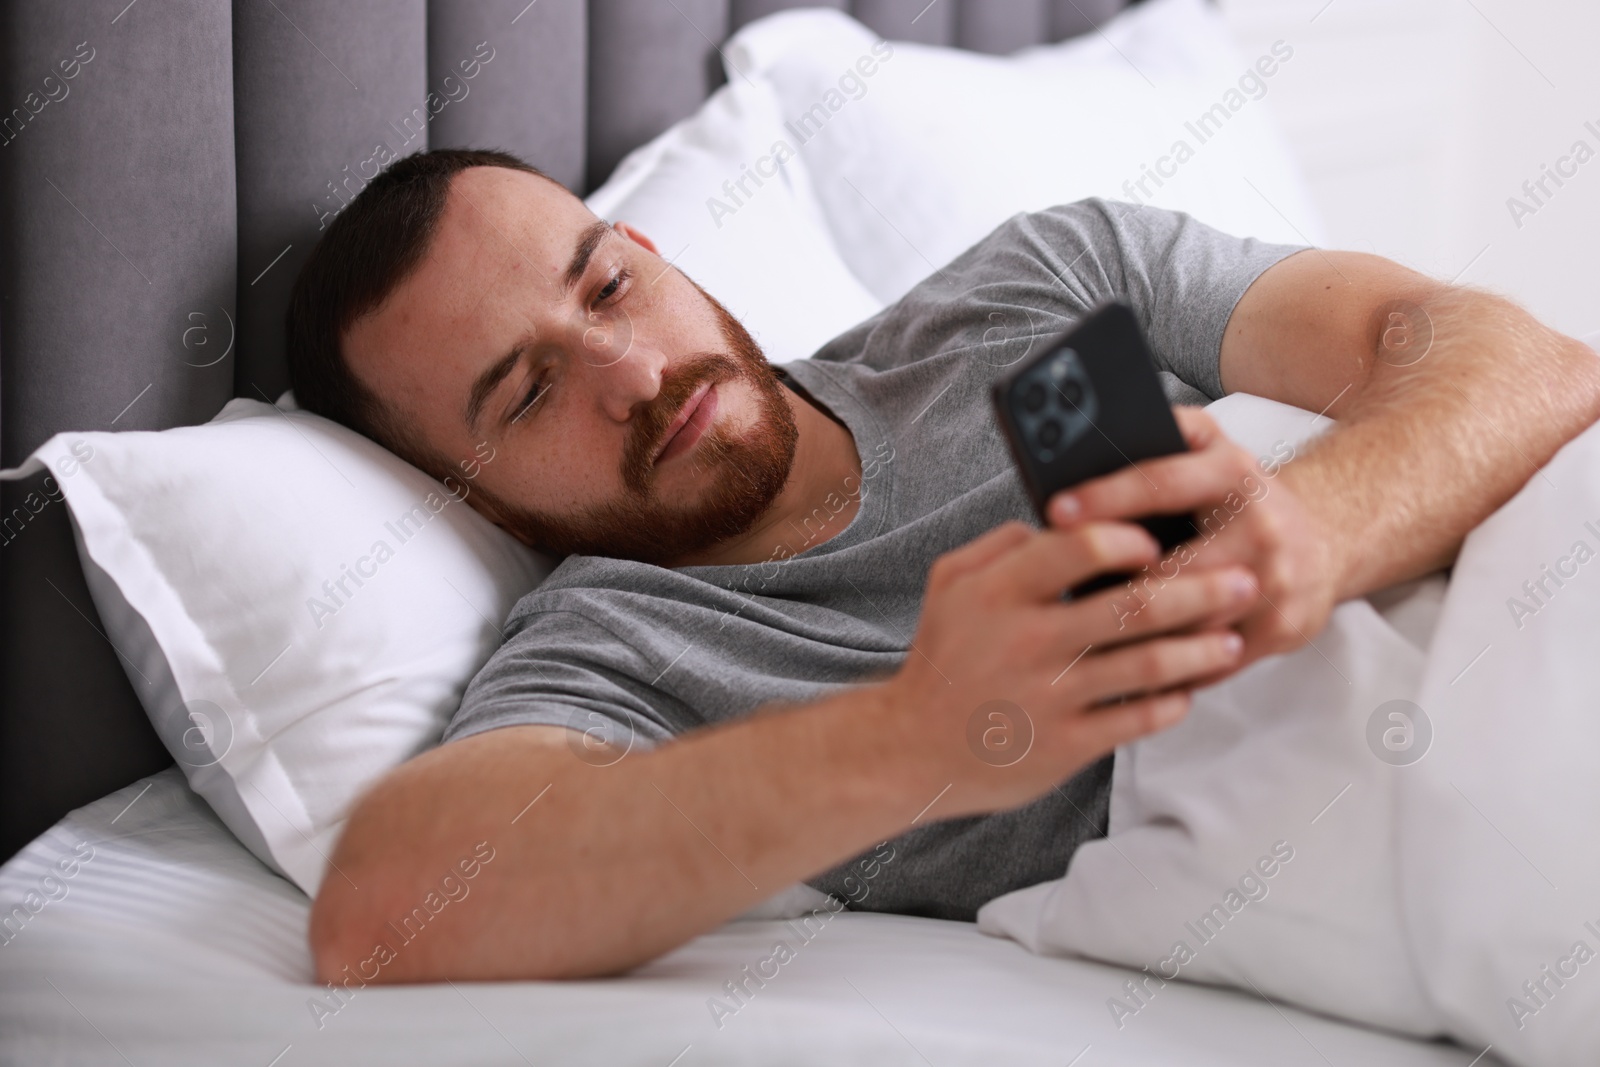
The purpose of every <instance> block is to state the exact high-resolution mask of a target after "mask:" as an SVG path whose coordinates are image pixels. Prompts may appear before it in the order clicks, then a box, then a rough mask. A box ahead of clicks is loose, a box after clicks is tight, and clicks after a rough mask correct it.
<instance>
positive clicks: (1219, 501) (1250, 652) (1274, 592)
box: [1049, 407, 1343, 681]
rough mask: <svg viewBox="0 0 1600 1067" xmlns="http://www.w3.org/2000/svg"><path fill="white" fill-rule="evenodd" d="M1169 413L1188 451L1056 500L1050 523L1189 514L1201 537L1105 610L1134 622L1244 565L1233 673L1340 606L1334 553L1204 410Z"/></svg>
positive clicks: (1292, 498)
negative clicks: (1245, 591) (1222, 571)
mask: <svg viewBox="0 0 1600 1067" xmlns="http://www.w3.org/2000/svg"><path fill="white" fill-rule="evenodd" d="M1174 414H1175V415H1176V416H1177V419H1178V426H1179V427H1180V428H1181V429H1182V430H1183V436H1184V439H1185V440H1186V441H1188V443H1189V447H1190V449H1192V451H1190V452H1187V453H1183V454H1181V455H1174V456H1166V457H1163V458H1161V459H1155V460H1148V461H1146V462H1143V463H1138V464H1134V465H1133V466H1131V467H1126V468H1123V469H1122V470H1120V471H1117V472H1115V473H1113V474H1108V475H1106V476H1104V477H1102V478H1095V479H1093V480H1091V481H1088V482H1085V483H1083V484H1082V485H1080V486H1077V487H1075V488H1073V489H1072V490H1070V491H1067V492H1063V493H1058V494H1056V496H1055V498H1054V499H1053V500H1052V501H1051V502H1050V508H1049V515H1050V520H1051V523H1052V524H1053V525H1054V526H1055V527H1056V528H1058V529H1062V530H1070V529H1074V528H1077V527H1080V526H1082V525H1083V524H1084V523H1088V522H1094V521H1099V520H1107V519H1120V520H1124V521H1128V520H1133V519H1137V518H1141V517H1143V516H1146V515H1156V514H1166V515H1172V514H1181V513H1184V512H1193V513H1194V516H1195V522H1196V524H1197V525H1198V526H1199V527H1200V533H1199V535H1198V536H1196V537H1195V538H1193V539H1191V540H1190V541H1188V542H1185V543H1184V544H1182V545H1179V546H1178V547H1177V548H1175V549H1173V550H1172V551H1171V552H1170V553H1168V554H1167V556H1166V557H1165V558H1163V559H1162V560H1160V561H1159V562H1154V563H1152V564H1151V565H1149V566H1147V567H1144V568H1142V569H1140V570H1139V571H1138V572H1137V573H1135V574H1134V576H1133V578H1132V579H1131V582H1130V584H1128V585H1123V586H1119V587H1117V589H1115V590H1113V591H1112V592H1114V593H1115V594H1116V595H1115V596H1114V597H1113V598H1112V599H1111V600H1110V602H1109V608H1110V610H1111V611H1113V612H1114V613H1115V614H1116V615H1117V616H1118V618H1119V619H1120V620H1122V621H1123V622H1125V623H1127V624H1129V625H1132V624H1133V623H1135V622H1136V621H1137V620H1138V619H1140V617H1141V616H1143V615H1144V614H1145V613H1146V612H1148V611H1150V610H1151V609H1152V608H1153V607H1155V606H1156V605H1157V604H1159V603H1160V602H1161V601H1162V599H1164V598H1165V597H1167V596H1169V595H1170V593H1169V592H1168V590H1169V589H1170V588H1171V587H1172V582H1173V581H1174V579H1175V578H1176V577H1177V576H1179V575H1182V574H1186V573H1198V572H1203V571H1207V570H1214V569H1216V568H1219V567H1226V566H1230V565H1243V566H1244V567H1247V568H1248V569H1249V570H1250V572H1251V573H1252V574H1253V575H1254V576H1255V579H1256V582H1257V583H1258V585H1259V587H1260V598H1259V600H1257V601H1256V603H1254V604H1253V605H1252V607H1251V610H1250V611H1249V612H1248V613H1247V614H1245V615H1244V616H1243V617H1242V618H1240V619H1239V620H1238V621H1237V622H1236V623H1235V625H1234V628H1235V629H1237V630H1238V632H1239V633H1240V634H1242V635H1243V636H1244V639H1245V648H1244V654H1243V655H1242V656H1241V657H1240V658H1239V660H1238V661H1237V663H1235V664H1234V665H1233V669H1234V670H1237V669H1238V668H1239V667H1243V666H1244V665H1246V664H1248V663H1250V662H1253V661H1254V660H1257V659H1260V658H1261V657H1263V656H1269V655H1272V654H1274V653H1277V652H1287V651H1289V650H1291V649H1295V648H1298V647H1300V646H1301V645H1303V644H1305V643H1306V642H1308V641H1310V640H1311V638H1313V637H1315V636H1316V634H1317V633H1318V632H1319V631H1320V630H1321V629H1322V627H1323V626H1324V625H1325V624H1326V623H1327V621H1328V616H1329V614H1330V613H1331V612H1332V611H1333V606H1334V604H1335V603H1336V602H1337V600H1338V594H1339V580H1340V577H1341V575H1342V573H1343V571H1342V566H1341V565H1340V564H1339V562H1338V546H1337V545H1335V544H1334V543H1333V540H1332V538H1331V537H1330V536H1329V531H1328V529H1327V528H1326V526H1325V525H1323V524H1322V523H1321V522H1319V521H1318V520H1317V519H1316V517H1315V516H1314V513H1313V511H1312V510H1311V509H1310V508H1308V507H1307V506H1306V505H1305V503H1304V502H1302V501H1301V500H1300V499H1299V498H1298V497H1297V496H1296V495H1295V493H1294V491H1293V490H1292V489H1291V488H1290V486H1289V485H1287V484H1285V483H1284V482H1283V481H1282V480H1281V479H1277V478H1275V474H1276V471H1275V472H1274V475H1268V474H1267V473H1266V472H1265V471H1264V470H1262V468H1261V466H1260V465H1259V464H1258V463H1257V462H1256V459H1255V457H1253V456H1252V455H1251V454H1250V453H1249V452H1248V451H1246V450H1245V449H1244V448H1241V447H1240V446H1239V445H1236V444H1234V443H1233V442H1232V441H1230V440H1229V439H1228V438H1227V437H1226V436H1224V435H1223V433H1222V431H1221V429H1219V428H1218V426H1217V424H1216V421H1215V420H1214V419H1212V418H1211V416H1210V415H1208V414H1206V413H1205V411H1204V410H1202V409H1200V408H1194V407H1179V408H1175V409H1174ZM1216 622H1217V620H1209V623H1210V624H1211V625H1215V624H1216ZM1229 673H1231V671H1230V672H1229ZM1220 677H1221V675H1218V676H1216V677H1214V678H1211V679H1209V680H1208V681H1215V680H1217V678H1220Z"/></svg>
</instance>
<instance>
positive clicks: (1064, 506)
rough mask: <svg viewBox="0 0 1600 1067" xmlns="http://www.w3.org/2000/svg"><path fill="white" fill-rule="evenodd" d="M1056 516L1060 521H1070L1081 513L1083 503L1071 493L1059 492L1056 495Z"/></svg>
mask: <svg viewBox="0 0 1600 1067" xmlns="http://www.w3.org/2000/svg"><path fill="white" fill-rule="evenodd" d="M1055 509H1056V518H1057V519H1059V520H1061V521H1062V522H1071V521H1072V520H1073V519H1076V518H1077V517H1078V516H1079V515H1082V514H1083V505H1082V504H1081V503H1079V502H1078V498H1077V497H1076V496H1074V495H1073V494H1071V493H1061V494H1058V495H1057V496H1056V502H1055Z"/></svg>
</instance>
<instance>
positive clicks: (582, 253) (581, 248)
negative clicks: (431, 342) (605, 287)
mask: <svg viewBox="0 0 1600 1067" xmlns="http://www.w3.org/2000/svg"><path fill="white" fill-rule="evenodd" d="M611 232H612V230H611V227H610V225H608V224H607V223H606V221H605V220H604V219H595V220H594V222H592V223H590V224H589V225H588V226H586V227H584V229H583V231H582V232H581V233H579V234H578V243H577V246H576V247H574V248H573V250H572V259H571V261H570V262H568V263H567V269H566V273H564V274H563V275H562V277H561V292H562V295H566V294H567V293H570V292H571V291H572V287H573V286H574V285H577V284H578V282H579V280H581V279H582V278H583V273H584V271H586V270H588V269H589V260H590V259H592V258H594V253H595V250H596V249H598V248H599V247H600V244H601V242H602V241H604V240H605V239H606V237H607V235H609V234H610V233H611ZM523 349H524V345H523V344H522V343H520V342H519V343H518V344H517V345H516V347H514V348H512V349H511V351H509V352H507V353H506V354H505V355H503V356H501V357H500V358H499V359H498V360H496V361H495V362H494V365H493V366H491V367H489V368H488V369H487V370H485V371H484V372H483V373H482V374H480V375H478V377H477V378H476V379H475V380H474V381H473V383H472V391H471V392H470V393H469V394H468V395H467V409H466V420H467V430H468V431H469V432H471V433H474V434H475V433H477V432H478V420H479V419H480V418H481V417H482V416H483V405H484V404H486V403H488V401H489V397H490V395H491V394H492V393H493V392H494V391H495V389H496V388H498V387H499V385H500V383H501V382H503V381H505V380H506V376H507V375H509V374H510V373H511V372H512V371H513V370H515V369H516V366H517V360H518V359H520V358H521V357H522V352H523Z"/></svg>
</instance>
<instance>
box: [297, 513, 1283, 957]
mask: <svg viewBox="0 0 1600 1067" xmlns="http://www.w3.org/2000/svg"><path fill="white" fill-rule="evenodd" d="M1156 553H1157V546H1156V544H1155V542H1154V541H1153V540H1152V539H1151V538H1150V537H1149V535H1148V534H1146V533H1145V532H1144V531H1143V530H1141V529H1140V528H1139V527H1137V526H1133V525H1130V524H1124V523H1095V524H1089V525H1085V526H1082V527H1079V528H1077V529H1075V530H1071V531H1058V530H1046V531H1034V530H1031V529H1029V528H1028V527H1026V526H1024V525H1022V524H1020V523H1008V524H1006V525H1004V526H1001V527H998V528H997V529H995V530H993V531H991V532H990V533H988V534H985V535H984V536H983V537H980V538H978V539H977V540H975V541H973V542H972V543H970V544H968V545H965V546H963V547H962V548H960V549H957V550H956V551H954V552H951V553H948V554H947V555H945V556H943V557H941V558H940V559H939V560H938V561H937V562H936V563H935V565H934V567H933V569H932V571H931V572H930V575H929V582H928V589H927V595H926V599H925V601H924V609H923V614H922V619H921V622H920V624H919V627H918V630H917V634H916V637H915V638H914V639H913V648H912V651H911V653H910V654H909V655H908V657H907V659H906V662H905V664H904V665H903V666H902V668H901V670H900V671H899V672H898V673H897V674H896V675H895V676H894V677H893V678H892V679H890V680H888V681H886V682H881V683H877V684H874V685H869V686H863V687H861V688H858V689H854V690H850V691H847V692H845V693H842V694H840V695H837V696H834V697H831V698H828V699H825V700H822V701H818V702H816V703H813V704H808V705H804V706H798V707H787V708H781V709H764V710H763V711H761V712H759V713H757V714H754V715H751V716H748V717H745V718H743V719H740V720H737V721H735V722H731V723H725V724H721V725H718V726H715V727H710V728H706V729H703V730H698V731H695V732H693V733H691V734H687V735H684V736H683V737H682V738H680V739H677V740H674V741H673V742H671V743H668V744H664V745H661V746H660V747H658V748H656V749H653V750H651V751H648V752H645V753H642V754H639V755H629V756H627V757H626V758H623V759H620V760H618V761H617V762H616V763H614V764H611V765H610V766H605V767H596V766H593V765H591V763H589V762H586V761H584V760H581V759H578V758H575V756H574V755H573V753H572V752H571V751H570V750H569V748H568V744H567V742H568V738H569V737H570V736H573V735H572V734H571V733H570V731H568V730H567V729H566V728H565V727H552V726H520V727H502V728H499V729H494V730H489V731H486V732H484V733H482V734H478V735H475V736H473V737H469V738H466V739H464V740H461V741H457V742H453V743H451V744H448V745H444V746H442V747H439V748H436V749H433V750H431V751H429V752H427V753H425V754H423V755H421V756H419V757H417V758H416V759H414V760H412V761H410V762H408V763H406V764H404V765H403V766H401V767H399V768H398V769H396V770H395V771H394V772H392V773H391V774H390V775H388V776H387V777H386V778H384V779H383V780H382V781H380V783H379V784H378V785H377V786H376V787H375V788H374V789H373V790H371V791H370V792H369V793H368V794H367V795H366V796H365V797H363V798H362V800H361V802H360V803H359V804H358V805H357V806H356V809H355V810H354V812H353V813H352V815H351V818H350V821H349V823H348V825H347V826H346V828H345V831H344V834H343V837H342V838H341V840H340V842H339V844H338V847H337V849H336V850H335V853H334V855H333V858H332V862H331V864H330V867H329V869H328V872H327V874H326V876H325V878H324V879H323V883H322V888H321V891H320V892H319V894H318V896H317V899H316V902H315V905H314V907H313V909H312V917H311V931H310V936H311V943H312V950H313V955H314V958H315V962H316V968H317V976H318V979H319V980H320V981H329V982H335V983H338V982H343V981H346V980H347V979H348V978H349V977H351V976H355V975H359V980H360V981H379V982H387V981H438V980H443V979H446V978H450V979H460V980H495V979H548V978H578V977H590V976H595V975H604V974H614V973H618V972H621V971H624V970H627V969H629V968H631V967H634V966H637V965H639V964H641V963H644V962H646V961H648V960H650V959H653V958H655V957H657V956H659V955H661V954H663V953H665V952H667V951H669V950H671V949H673V948H675V947H677V946H678V945H681V944H683V943H684V942H686V941H688V940H690V939H692V938H693V937H695V936H697V935H699V934H701V933H703V932H705V931H707V930H710V929H713V928H714V927H716V926H717V925H719V924H721V923H723V922H725V921H726V920H728V919H730V918H732V917H734V916H736V915H739V914H740V913H742V912H744V911H746V910H748V909H749V908H750V907H751V906H753V905H754V904H756V903H758V902H759V901H761V900H764V899H766V898H767V897H769V896H771V895H772V894H773V893H775V892H777V891H778V890H780V889H783V888H784V887H786V886H789V885H791V884H793V883H794V882H796V881H798V880H802V879H804V878H806V877H809V876H812V875H814V874H815V873H817V872H818V871H822V870H826V869H828V868H830V867H832V866H835V865H836V864H838V863H840V862H842V861H844V860H846V859H848V858H849V857H851V856H854V855H857V854H859V853H860V852H862V851H864V850H865V849H867V848H869V847H871V846H872V845H873V844H876V843H877V842H880V841H883V840H886V839H888V838H891V837H894V836H896V835H898V834H899V833H901V832H902V831H904V830H906V829H907V828H909V827H910V826H911V824H912V822H913V821H914V820H917V819H919V818H922V817H925V818H930V819H944V818H953V817H956V816H961V815H970V814H976V813H980V812H991V811H999V810H1004V809H1007V808H1011V807H1015V806H1018V805H1020V804H1023V803H1026V802H1027V801H1029V800H1031V799H1033V798H1035V797H1037V796H1039V795H1041V794H1043V793H1044V792H1046V791H1048V790H1049V789H1050V788H1051V787H1052V786H1053V785H1055V784H1056V783H1058V782H1060V781H1062V780H1063V779H1065V778H1067V777H1069V776H1071V775H1072V774H1073V773H1075V772H1076V771H1078V770H1079V769H1081V768H1082V767H1084V766H1086V765H1088V764H1089V763H1091V762H1093V761H1094V760H1096V759H1098V758H1100V757H1101V756H1104V755H1105V754H1106V753H1108V752H1110V751H1112V750H1113V749H1114V748H1115V747H1116V746H1118V745H1120V744H1123V743H1125V742H1127V741H1130V740H1133V739H1134V738H1136V737H1139V736H1142V735H1144V734H1147V733H1150V732H1152V731H1154V730H1157V729H1161V728H1163V727H1165V726H1169V725H1171V724H1172V723H1174V722H1176V721H1178V719H1179V718H1181V717H1182V715H1183V713H1184V711H1186V710H1187V707H1188V694H1187V690H1186V689H1184V688H1182V687H1183V686H1185V685H1186V684H1192V683H1194V682H1196V681H1198V680H1201V679H1206V678H1214V677H1216V676H1217V675H1218V674H1219V673H1222V672H1225V671H1227V670H1228V669H1229V668H1230V666H1231V665H1232V664H1233V662H1234V661H1235V660H1236V658H1237V648H1236V647H1235V646H1236V643H1235V642H1232V641H1230V640H1229V631H1227V630H1226V629H1225V626H1226V624H1227V623H1228V622H1229V621H1230V620H1232V619H1234V618H1237V617H1240V616H1241V615H1242V614H1243V613H1244V611H1245V610H1247V609H1248V608H1249V607H1250V605H1251V603H1252V601H1253V599H1254V588H1253V584H1252V583H1251V582H1250V580H1249V576H1248V572H1245V571H1243V570H1241V569H1237V568H1234V569H1228V570H1218V571H1212V572H1207V573H1205V574H1197V575H1193V576H1190V575H1182V576H1180V577H1179V578H1177V579H1175V580H1174V581H1172V582H1171V583H1169V584H1168V585H1167V586H1165V587H1164V588H1163V591H1162V595H1161V596H1160V597H1159V598H1157V599H1156V600H1154V601H1152V603H1151V604H1150V606H1149V607H1148V608H1146V609H1145V610H1144V611H1142V612H1141V613H1140V614H1139V616H1138V618H1137V619H1136V621H1135V623H1134V625H1131V626H1129V625H1127V624H1126V621H1125V620H1124V619H1122V618H1120V617H1119V616H1118V615H1117V614H1116V613H1115V612H1114V611H1113V610H1111V607H1110V600H1111V598H1112V597H1113V596H1114V595H1115V593H1114V591H1108V592H1105V593H1101V594H1097V595H1096V596H1093V597H1090V598H1086V599H1084V600H1081V601H1073V602H1063V601H1061V600H1060V593H1061V590H1063V589H1065V588H1068V587H1070V586H1072V585H1074V584H1076V583H1077V582H1078V581H1081V580H1082V579H1083V578H1085V577H1088V576H1089V575H1091V574H1095V573H1100V572H1103V571H1108V570H1132V569H1137V568H1138V567H1139V566H1142V565H1145V564H1147V563H1150V562H1152V561H1153V560H1155V558H1156ZM1241 585H1242V589H1241ZM1155 635H1161V636H1155ZM1080 657H1081V662H1079V659H1080ZM1069 665H1070V667H1069ZM1064 668H1065V669H1064ZM1174 687H1178V688H1174ZM1119 694H1136V696H1135V698H1134V699H1131V700H1129V701H1127V702H1126V703H1122V704H1107V703H1105V701H1106V700H1107V698H1109V697H1113V696H1117V695H1119ZM996 699H1001V700H1008V701H1011V702H1013V703H1015V704H1016V705H1018V706H1020V707H1022V708H1026V709H1028V714H1029V718H1030V720H1031V723H1032V727H1033V730H1034V739H1033V744H1032V747H1031V749H1030V750H1029V752H1028V754H1027V756H1026V757H1025V758H1023V759H1022V760H1020V761H1018V762H1017V763H1015V764H1012V765H1011V766H1008V767H996V766H993V765H992V763H990V762H986V761H984V760H983V759H980V758H978V755H977V754H975V753H974V752H973V751H972V750H971V749H970V748H969V743H968V737H969V729H968V727H969V723H970V720H971V717H972V715H973V713H974V712H975V711H976V710H977V709H978V708H979V707H980V706H981V705H983V704H986V703H987V702H989V701H992V700H996ZM480 843H481V844H480ZM482 845H486V846H487V849H493V852H492V857H493V858H492V860H490V861H489V862H485V863H481V864H480V865H479V866H478V867H477V869H476V874H475V876H474V877H473V878H472V879H471V880H470V881H463V880H462V877H461V874H460V872H459V871H458V869H457V866H456V865H457V864H458V862H459V861H461V860H463V859H470V858H471V857H473V856H474V854H475V852H476V853H477V855H478V856H479V858H480V859H481V857H482V856H484V855H490V853H488V852H487V850H486V849H484V848H483V847H482ZM469 869H471V868H469ZM452 874H453V875H454V881H453V882H452V883H451V884H452V885H456V884H457V883H460V884H462V885H466V886H468V887H469V891H468V892H467V894H466V895H465V896H460V897H459V899H454V900H451V901H449V902H448V903H446V904H442V905H441V904H440V901H443V900H445V893H444V892H443V891H442V890H441V888H440V882H441V879H443V878H444V877H445V876H446V875H452ZM430 894H433V895H432V896H431V897H430ZM430 905H432V906H430ZM419 908H420V909H422V912H421V914H423V915H425V916H428V917H429V918H428V921H427V922H426V925H425V926H423V925H421V924H420V923H417V922H413V923H412V924H411V925H410V927H406V926H405V925H404V924H403V923H402V922H401V920H402V919H403V918H404V917H406V916H408V915H411V914H412V913H413V911H414V909H419ZM391 923H392V924H393V926H392V927H391V925H390V924H391ZM419 928H420V930H421V932H420V933H419V934H415V936H412V937H411V939H410V940H402V938H401V936H400V935H401V933H402V931H404V933H405V934H406V935H408V936H410V935H412V934H413V933H414V932H415V931H416V930H418V929H419ZM380 943H385V944H386V945H387V949H386V950H385V951H383V952H379V951H377V949H378V945H379V944H380ZM346 968H348V970H347V969H346ZM374 970H376V971H377V973H376V974H374V973H373V971H374Z"/></svg>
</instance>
